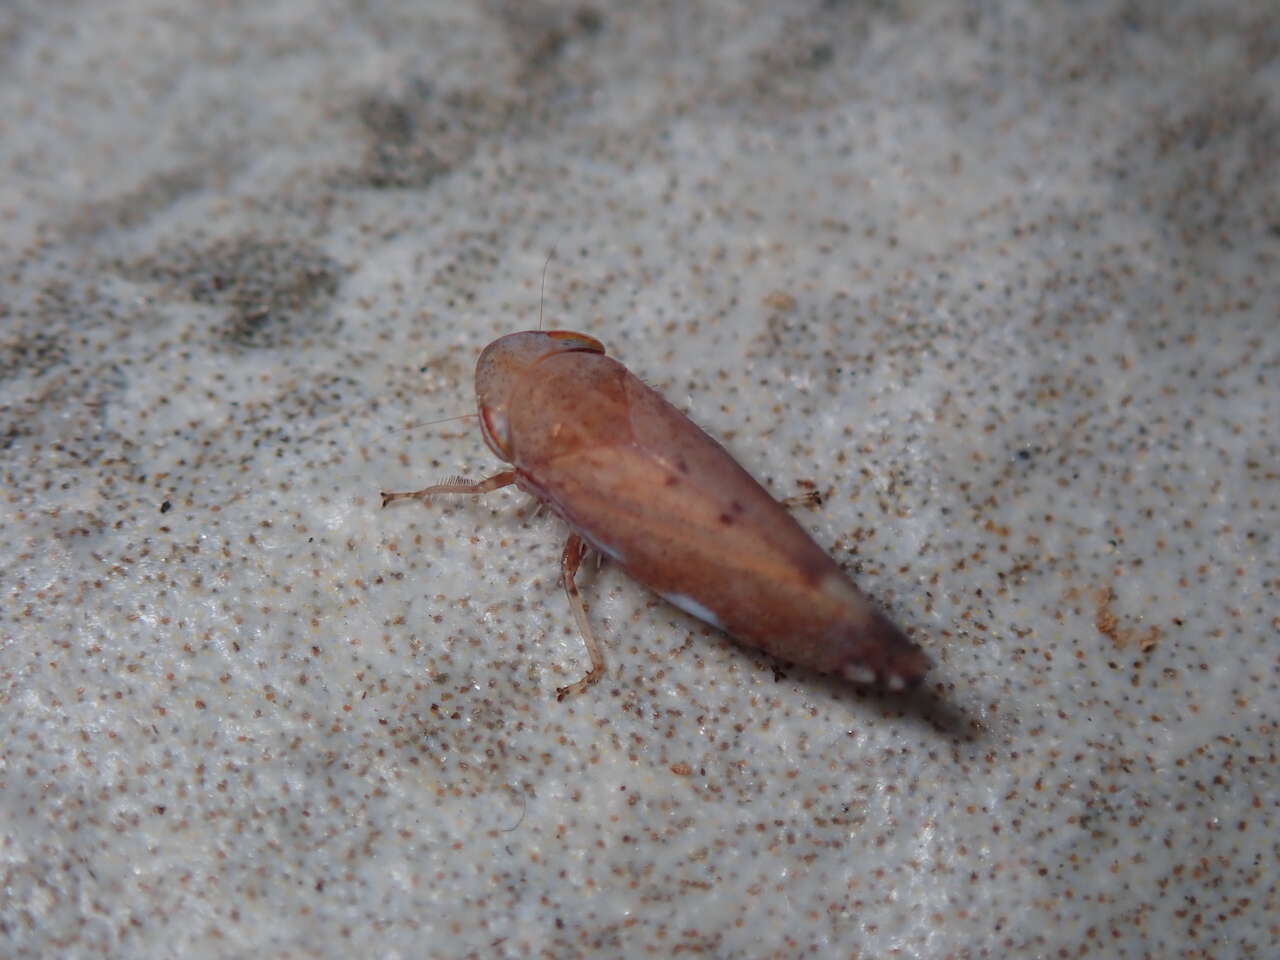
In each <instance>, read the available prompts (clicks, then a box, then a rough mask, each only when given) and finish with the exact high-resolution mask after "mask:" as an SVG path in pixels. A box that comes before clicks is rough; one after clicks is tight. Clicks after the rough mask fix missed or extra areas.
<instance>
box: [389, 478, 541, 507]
mask: <svg viewBox="0 0 1280 960" xmlns="http://www.w3.org/2000/svg"><path fill="white" fill-rule="evenodd" d="M515 482H516V472H515V471H514V470H503V471H502V472H501V473H495V474H494V475H493V476H492V477H485V478H484V479H483V480H463V479H462V478H461V477H454V478H453V479H452V480H446V481H445V482H444V483H437V484H435V485H434V486H430V487H423V488H422V489H421V490H410V491H408V492H406V493H387V492H385V491H383V494H382V505H383V506H384V507H385V506H386V505H387V504H389V503H395V502H396V501H397V500H421V501H422V503H423V506H426V503H427V501H428V500H429V499H430V498H431V497H434V496H435V495H436V494H437V493H469V494H472V495H475V494H480V493H489V492H490V491H491V490H500V489H501V488H502V487H506V486H510V485H511V484H513V483H515Z"/></svg>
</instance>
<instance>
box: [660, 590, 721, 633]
mask: <svg viewBox="0 0 1280 960" xmlns="http://www.w3.org/2000/svg"><path fill="white" fill-rule="evenodd" d="M663 599H664V600H666V601H667V603H670V604H673V605H675V606H677V607H679V608H680V609H681V610H683V611H684V612H685V613H687V614H689V616H691V617H697V618H698V619H699V620H701V621H702V622H703V623H709V624H711V625H712V626H713V627H715V628H716V629H718V630H722V629H724V628H723V627H722V626H721V625H720V618H719V617H717V616H716V615H715V614H714V613H712V612H711V611H710V610H708V609H707V608H706V607H704V606H703V605H702V604H700V603H699V602H698V601H697V600H695V599H693V597H686V596H685V595H684V594H683V593H668V594H665V595H664V596H663Z"/></svg>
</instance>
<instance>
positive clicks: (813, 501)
mask: <svg viewBox="0 0 1280 960" xmlns="http://www.w3.org/2000/svg"><path fill="white" fill-rule="evenodd" d="M778 502H779V503H780V504H782V505H783V506H784V507H786V508H787V509H792V508H794V507H818V506H821V505H822V494H821V493H819V492H818V491H817V490H810V491H809V492H808V493H797V494H796V495H795V496H794V497H783V498H782V499H781V500H779V501H778Z"/></svg>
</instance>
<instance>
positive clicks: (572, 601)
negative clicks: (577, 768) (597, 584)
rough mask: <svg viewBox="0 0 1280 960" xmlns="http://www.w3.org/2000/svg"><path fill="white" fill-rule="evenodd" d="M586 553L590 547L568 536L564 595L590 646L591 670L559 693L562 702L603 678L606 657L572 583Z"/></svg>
mask: <svg viewBox="0 0 1280 960" xmlns="http://www.w3.org/2000/svg"><path fill="white" fill-rule="evenodd" d="M586 552H587V545H586V544H585V543H583V541H582V538H581V537H580V536H578V535H577V534H576V533H571V534H569V539H568V540H567V541H566V542H565V545H564V555H563V556H562V557H561V558H560V569H561V571H562V574H563V577H564V592H565V594H566V595H567V596H568V598H569V609H570V610H572V611H573V619H574V620H576V621H577V622H578V632H579V633H581V634H582V639H583V642H584V643H586V645H587V656H589V657H590V658H591V669H590V670H588V671H587V674H586V676H584V677H583V678H582V679H581V680H579V681H577V682H576V683H571V684H569V685H568V686H567V687H561V688H560V689H559V690H557V691H556V699H557V700H563V699H564V698H565V697H567V696H569V694H571V693H581V692H582V691H583V690H585V689H587V687H589V686H591V684H593V683H595V682H596V681H597V680H599V679H600V678H601V677H602V676H604V657H602V656H600V646H599V644H597V643H596V638H595V635H594V634H593V633H592V632H591V624H590V623H588V622H587V608H586V607H585V606H584V605H583V603H582V596H581V595H580V594H579V593H578V585H577V584H576V583H574V582H573V578H574V575H575V574H576V573H577V572H578V566H579V564H581V563H582V556H583V554H585V553H586Z"/></svg>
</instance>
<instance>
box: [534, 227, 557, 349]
mask: <svg viewBox="0 0 1280 960" xmlns="http://www.w3.org/2000/svg"><path fill="white" fill-rule="evenodd" d="M555 255H556V248H555V247H552V248H551V252H550V253H548V254H547V262H546V263H544V264H543V265H542V289H540V290H539V291H538V329H539V330H541V329H542V304H543V301H545V300H546V299H547V267H549V266H551V258H552V257H554V256H555Z"/></svg>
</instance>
